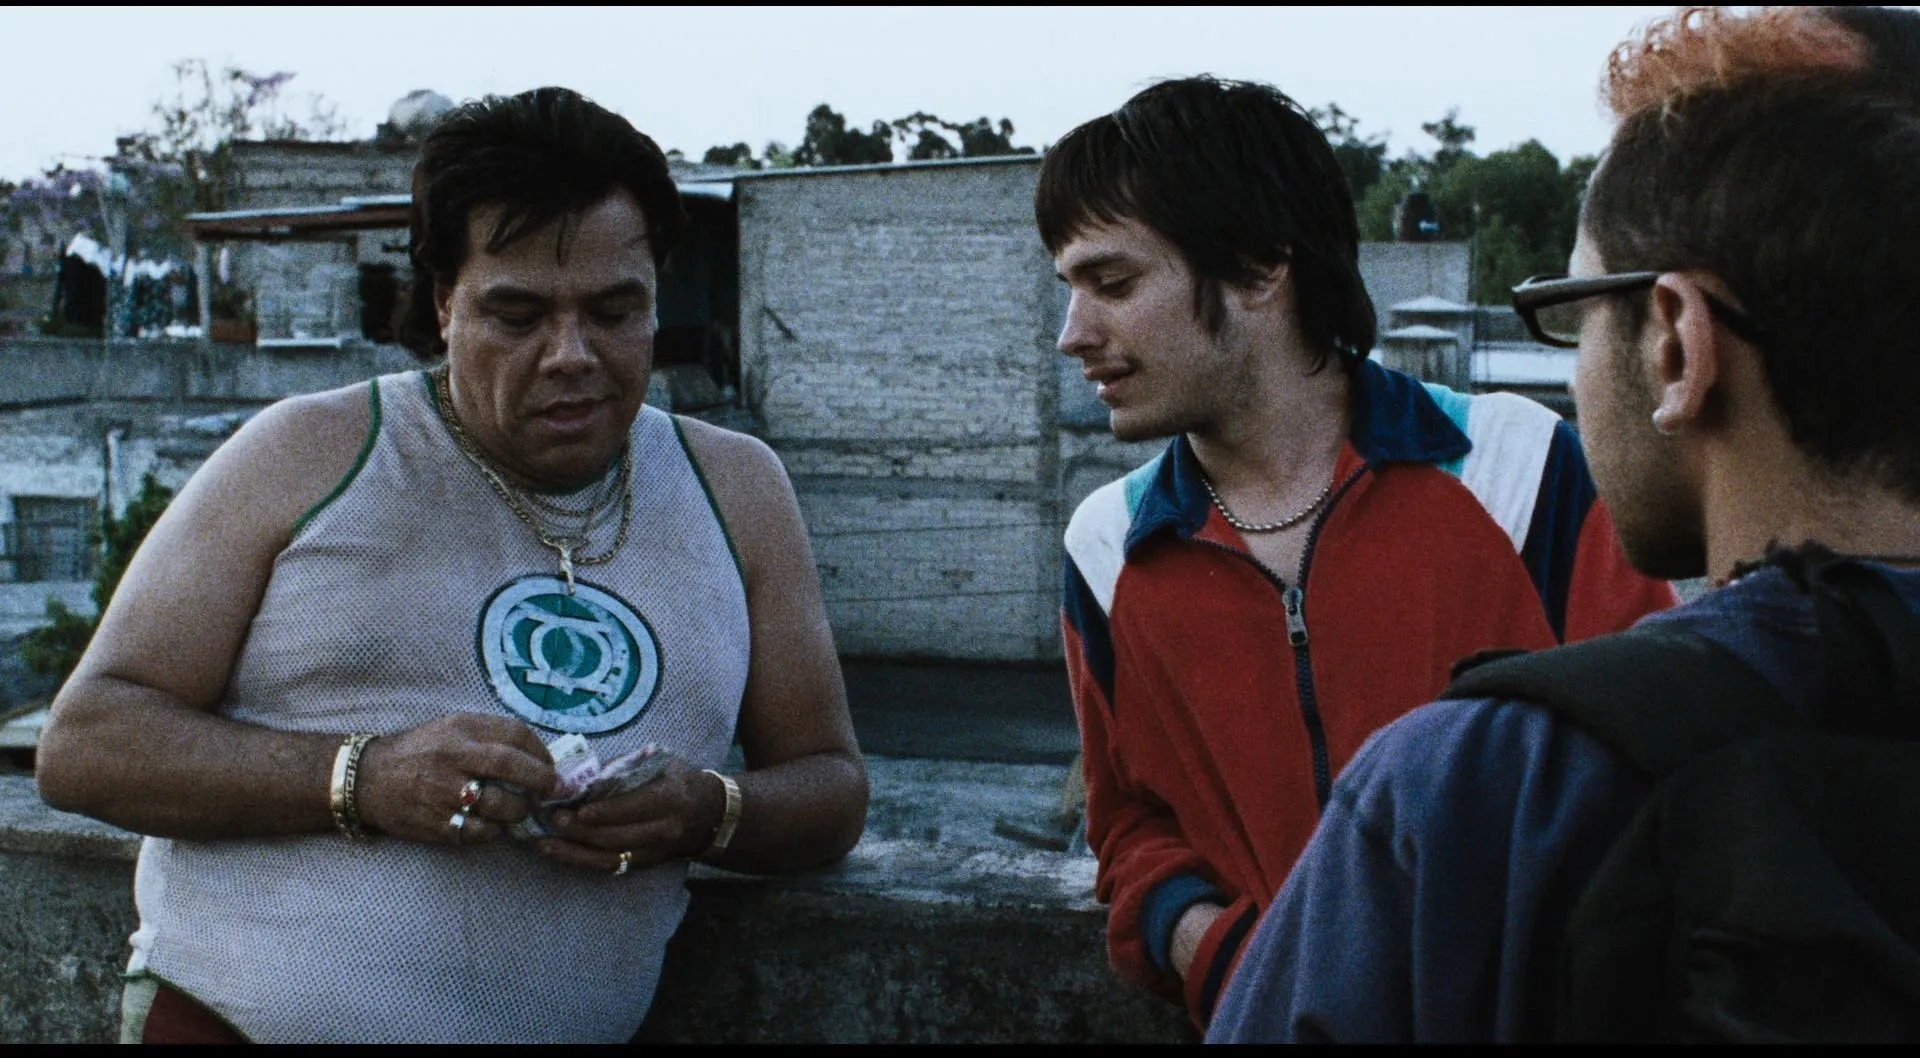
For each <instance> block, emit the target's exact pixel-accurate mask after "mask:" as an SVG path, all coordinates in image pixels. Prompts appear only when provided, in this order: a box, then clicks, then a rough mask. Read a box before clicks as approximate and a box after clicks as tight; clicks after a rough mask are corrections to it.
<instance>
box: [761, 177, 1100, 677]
mask: <svg viewBox="0 0 1920 1058" xmlns="http://www.w3.org/2000/svg"><path fill="white" fill-rule="evenodd" d="M1038 171H1039V166H1038V164H1037V159H1020V160H1014V161H1007V162H995V163H987V164H958V165H928V166H906V167H891V168H874V169H855V170H840V171H833V170H829V171H824V172H805V171H799V172H788V173H781V174H776V175H768V176H762V177H759V178H751V179H743V180H741V181H739V183H738V184H737V185H736V201H737V202H738V203H739V210H740V258H741V263H740V266H741V276H740V286H741V295H740V330H741V365H742V371H743V374H744V376H745V379H746V382H745V386H744V388H745V391H746V393H747V394H748V400H749V402H750V403H751V404H752V405H753V407H754V409H755V411H756V412H757V413H758V414H759V417H760V419H761V421H762V422H763V423H764V427H765V431H764V436H765V438H766V440H767V441H768V443H770V444H771V445H772V446H773V447H774V449H775V451H777V452H778V453H779V454H780V457H781V459H782V460H784V461H785V463H786V465H787V469H788V472H789V473H790V474H791V475H792V476H793V479H794V483H795V487H796V490H797V491H798V493H799V495H800V502H801V507H802V510H803V512H804V513H805V514H806V516H807V521H808V526H809V530H810V532H811V533H812V536H813V546H814V551H815V560H816V562H817V563H818V564H819V567H820V572H821V586H822V589H823V591H824V592H825V597H826V601H827V609H828V614H829V616H830V617H831V618H832V620H833V625H834V632H835V635H836V636H837V637H838V639H839V643H840V648H841V650H842V651H843V652H846V653H850V654H859V655H879V656H895V657H898V656H926V657H947V658H966V659H976V660H996V661H1008V660H1047V659H1051V658H1055V657H1058V656H1059V649H1060V648H1059V633H1058V628H1057V623H1058V618H1057V616H1056V614H1057V608H1058V606H1059V598H1058V595H1059V593H1058V588H1057V582H1058V579H1059V537H1060V530H1061V526H1062V519H1061V511H1060V503H1061V497H1060V492H1059V488H1060V475H1059V467H1060V458H1059V455H1060V453H1059V434H1058V429H1057V421H1056V420H1057V409H1058V406H1059V400H1060V382H1059V369H1058V367H1057V365H1056V364H1055V360H1056V359H1057V358H1058V354H1057V353H1056V352H1054V349H1053V341H1054V334H1055V331H1056V330H1057V329H1058V322H1057V321H1058V317H1059V294H1058V292H1057V291H1056V289H1055V288H1056V287H1057V285H1058V283H1057V280H1055V278H1054V275H1053V266H1052V263H1051V262H1050V261H1049V259H1048V257H1047V255H1046V252H1045V250H1044V249H1043V248H1042V247H1041V245H1040V241H1039V239H1038V237H1037V236H1036V235H1035V234H1034V230H1033V213H1032V210H1033V205H1032V203H1033V186H1034V181H1035V179H1036V177H1037V175H1038Z"/></svg>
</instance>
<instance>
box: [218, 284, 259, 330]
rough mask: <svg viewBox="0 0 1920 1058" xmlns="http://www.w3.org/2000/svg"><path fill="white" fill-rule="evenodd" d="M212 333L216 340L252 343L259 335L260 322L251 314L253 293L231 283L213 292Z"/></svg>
mask: <svg viewBox="0 0 1920 1058" xmlns="http://www.w3.org/2000/svg"><path fill="white" fill-rule="evenodd" d="M212 308H213V313H212V315H213V320H212V324H213V326H212V333H211V334H208V335H207V338H208V339H209V340H211V341H216V342H240V343H245V344H247V345H251V344H253V343H254V342H255V341H256V340H257V339H258V338H259V337H260V324H259V322H258V321H256V320H255V319H254V315H253V295H252V294H251V293H249V292H247V291H246V290H244V289H242V288H241V287H238V286H235V285H233V284H231V283H228V284H224V285H222V286H220V287H218V288H216V289H215V290H214V292H213V305H212Z"/></svg>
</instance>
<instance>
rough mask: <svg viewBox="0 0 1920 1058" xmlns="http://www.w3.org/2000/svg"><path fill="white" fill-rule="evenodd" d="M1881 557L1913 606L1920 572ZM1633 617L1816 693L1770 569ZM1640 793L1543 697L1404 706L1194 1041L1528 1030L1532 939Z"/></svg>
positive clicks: (1366, 754)
mask: <svg viewBox="0 0 1920 1058" xmlns="http://www.w3.org/2000/svg"><path fill="white" fill-rule="evenodd" d="M1892 576H1893V580H1894V583H1895V584H1897V585H1898V586H1899V587H1900V589H1901V591H1902V592H1903V594H1905V595H1906V597H1907V599H1908V600H1909V602H1910V603H1912V604H1913V605H1914V606H1915V608H1916V610H1920V573H1914V572H1895V573H1893V575H1892ZM1646 620H1647V621H1649V622H1652V621H1677V622H1682V623H1683V626H1684V627H1687V628H1689V629H1691V630H1693V631H1695V632H1698V633H1700V634H1702V635H1705V636H1707V637H1709V638H1711V639H1713V640H1715V641H1716V642H1718V643H1720V644H1721V645H1723V646H1725V647H1727V648H1729V649H1731V650H1733V651H1734V652H1736V653H1737V654H1739V655H1740V656H1741V658H1742V659H1743V660H1745V661H1747V663H1748V664H1750V665H1752V666H1754V667H1755V668H1756V669H1757V670H1758V671H1759V672H1760V673H1761V674H1762V675H1763V676H1765V677H1766V678H1767V679H1768V680H1769V681H1770V682H1772V683H1773V685H1774V687H1775V688H1776V689H1778V690H1779V691H1780V692H1781V693H1782V694H1783V695H1784V696H1785V697H1786V698H1787V700H1788V701H1790V702H1793V703H1794V704H1796V705H1797V706H1799V707H1801V708H1806V707H1807V706H1808V705H1809V704H1810V702H1811V699H1812V695H1813V692H1814V681H1815V679H1816V675H1815V674H1816V661H1815V642H1814V627H1813V617H1812V611H1811V607H1810V606H1809V605H1808V603H1807V601H1806V599H1805V597H1804V596H1802V595H1800V594H1799V592H1797V591H1796V590H1795V589H1794V588H1793V586H1792V585H1791V584H1790V583H1788V581H1787V579H1786V577H1785V576H1784V575H1783V574H1781V573H1780V572H1779V571H1778V570H1773V569H1769V570H1764V571H1762V572H1759V573H1755V574H1753V575H1751V576H1749V577H1746V578H1744V579H1742V580H1740V581H1738V582H1736V583H1734V584H1732V585H1730V586H1728V587H1726V588H1723V589H1721V590H1719V591H1717V592H1713V593H1711V594H1709V595H1708V596H1706V597H1705V598H1703V599H1702V600H1700V601H1699V602H1697V603H1695V604H1693V605H1691V606H1686V607H1683V608H1681V609H1678V610H1672V611H1668V612H1666V613H1664V614H1656V615H1654V616H1651V617H1648V618H1646ZM1645 795H1646V784H1645V782H1644V780H1643V779H1642V778H1641V777H1640V776H1639V774H1638V773H1637V772H1635V771H1634V770H1632V769H1631V768H1629V767H1628V766H1626V765H1625V764H1624V763H1622V762H1621V761H1619V760H1618V759H1617V758H1616V757H1615V756H1614V755H1613V754H1612V752H1611V751H1610V750H1608V749H1607V748H1606V747H1605V746H1604V745H1602V744H1601V743H1599V742H1597V741H1596V740H1594V739H1593V738H1592V737H1591V736H1588V735H1587V734H1585V733H1584V732H1582V731H1580V730H1578V729H1576V728H1574V727H1573V726H1572V725H1570V724H1566V723H1563V722H1561V721H1559V720H1558V719H1557V718H1556V717H1555V716H1554V715H1553V714H1551V713H1549V712H1548V711H1547V710H1545V709H1543V708H1540V707H1538V706H1533V705H1527V704H1524V703H1500V702H1492V701H1443V702H1436V703H1433V704H1431V705H1428V706H1425V707H1423V708H1421V709H1418V710H1415V711H1414V712H1412V713H1410V714H1408V715H1407V716H1406V717H1404V718H1403V719H1401V720H1399V721H1397V722H1395V723H1393V724H1391V725H1389V726H1388V727H1386V728H1384V729H1382V730H1381V731H1380V732H1379V733H1377V734H1376V735H1375V736H1374V737H1373V738H1372V739H1371V740H1369V741H1368V743H1367V745H1366V746H1365V747H1364V748H1362V749H1361V751H1360V753H1359V755H1358V756H1356V757H1355V758H1354V760H1353V763H1352V764H1351V765H1349V766H1348V768H1347V770H1346V772H1345V773H1344V774H1342V775H1341V777H1340V780H1339V782H1338V783H1337V784H1336V785H1335V787H1334V791H1333V798H1332V801H1331V802H1330V803H1329V804H1328V806H1327V811H1326V815H1325V816H1324V818H1323V819H1322V821H1321V824H1320V828H1319V830H1318V831H1317V832H1316V833H1315V835H1314V837H1313V840H1312V841H1311V842H1310V843H1309V845H1308V846H1307V850H1306V852H1305V853H1304V854H1303V856H1302V857H1301V860H1300V863H1299V866H1298V867H1297V868H1295V870H1294V872H1293V874H1292V876H1291V877H1290V878H1289V880H1288V881H1287V883H1286V886H1285V887H1284V888H1283V889H1282V891H1281V893H1280V895H1279V897H1278V898H1277V899H1276V901H1275V902H1274V904H1273V906H1272V908H1271V910H1270V911H1269V912H1268V913H1267V915H1266V917H1265V918H1264V919H1263V920H1262V921H1261V924H1260V926H1259V928H1258V929H1257V930H1256V932H1255V934H1254V937H1253V939H1252V940H1251V941H1249V942H1248V947H1247V951H1246V954H1245V956H1244V957H1243V959H1242V961H1241V963H1240V966H1239V968H1238V970H1237V971H1236V973H1235V974H1234V977H1233V979H1232V980H1231V981H1230V982H1229V984H1228V986H1227V988H1226V990H1225V992H1224V993H1223V994H1222V996H1221V998H1220V1002H1219V1005H1218V1007H1217V1009H1216V1010H1215V1014H1214V1019H1213V1021H1212V1023H1211V1025H1210V1027H1209V1032H1208V1036H1207V1038H1208V1040H1209V1041H1210V1042H1255V1041H1275V1040H1286V1041H1298V1042H1309V1041H1329V1040H1333V1041H1343V1042H1379V1043H1387V1042H1405V1041H1421V1042H1429V1041H1431V1042H1441V1041H1449V1042H1450V1041H1470V1040H1494V1041H1521V1040H1527V1039H1537V1038H1540V1037H1541V1036H1542V1035H1544V1034H1545V1032H1546V1031H1547V1026H1546V1025H1545V1024H1544V1020H1545V1018H1546V1017H1547V1016H1548V1014H1549V1013H1550V1011H1549V1008H1548V1005H1547V1001H1548V1000H1549V999H1550V997H1551V989H1552V986H1553V979H1554V969H1555V968H1554V967H1553V966H1551V965H1547V964H1546V958H1547V956H1546V955H1544V954H1543V952H1544V951H1546V950H1548V949H1547V945H1548V944H1549V943H1550V942H1551V941H1552V940H1553V939H1554V938H1556V937H1557V935H1558V932H1559V930H1561V929H1562V928H1563V927H1564V924H1565V921H1566V917H1567V914H1568V913H1569V912H1570V910H1571V908H1572V906H1573V902H1574V901H1575V899H1577V897H1578V896H1579V894H1580V892H1581V890H1582V889H1583V888H1584V887H1585V884H1586V882H1587V879H1588V878H1589V877H1590V876H1591V875H1592V872H1593V870H1594V869H1595V868H1596V867H1597V866H1598V864H1599V862H1600V859H1601V858H1602V857H1603V856H1604V855H1605V853H1606V851H1607V849H1608V847H1609V846H1610V845H1611V844H1612V843H1613V840H1614V838H1615V837H1617V836H1618V834H1619V833H1620V831H1621V830H1622V829H1623V828H1624V827H1625V826H1626V824H1627V823H1628V821H1629V820H1630V819H1631V818H1632V816H1633V814H1634V812H1635V811H1636V810H1637V809H1638V807H1639V805H1640V802H1641V800H1642V799H1643V798H1644V797H1645Z"/></svg>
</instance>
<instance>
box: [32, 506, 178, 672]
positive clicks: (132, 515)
mask: <svg viewBox="0 0 1920 1058" xmlns="http://www.w3.org/2000/svg"><path fill="white" fill-rule="evenodd" d="M172 499H173V490H172V489H169V488H167V487H166V486H165V485H162V484H160V482H159V481H158V480H156V479H155V478H154V476H153V473H152V472H151V471H149V472H148V473H147V474H145V475H143V476H142V477H141V478H140V494H139V495H137V496H135V497H134V499H133V502H131V503H129V504H127V509H126V511H125V513H123V514H121V515H120V517H118V518H115V517H114V516H113V514H112V513H111V512H102V514H101V518H100V527H99V528H98V529H97V530H95V532H94V533H93V534H91V535H92V539H91V541H90V543H94V544H100V545H103V547H102V551H101V555H100V565H99V567H98V568H96V569H95V570H94V573H93V605H94V611H95V614H96V616H93V617H82V616H80V615H79V614H76V613H74V612H73V611H71V610H69V609H67V608H66V607H65V606H64V605H62V604H61V602H60V600H58V599H48V600H47V623H46V624H45V625H42V626H41V627H39V628H36V629H34V630H33V631H32V632H29V633H27V636H26V638H25V639H24V640H23V641H22V642H21V644H20V657H21V659H22V660H24V661H25V662H26V663H27V667H28V668H29V669H32V670H33V671H34V672H37V673H39V674H41V675H43V676H57V677H59V678H60V679H62V680H64V679H66V678H67V675H68V674H69V673H71V672H72V671H73V667H74V666H75V665H78V664H79V663H80V655H81V654H82V653H84V652H85V651H86V649H87V644H88V643H90V642H92V641H93V633H94V630H95V629H96V628H98V627H99V625H100V618H99V616H98V615H99V614H104V613H106V612H107V604H108V603H109V602H112V601H113V593H114V592H115V591H116V590H118V588H119V587H120V578H121V577H122V576H123V575H125V574H126V572H127V563H128V562H130V561H132V560H133V553H134V552H135V551H138V550H139V549H140V542H141V541H143V540H145V539H146V538H147V531H148V530H150V529H152V528H153V523H154V522H157V521H159V520H160V515H161V513H162V512H164V511H165V510H166V509H167V504H168V503H169V502H170V501H171V500H172Z"/></svg>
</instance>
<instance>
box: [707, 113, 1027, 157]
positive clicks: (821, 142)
mask: <svg viewBox="0 0 1920 1058" xmlns="http://www.w3.org/2000/svg"><path fill="white" fill-rule="evenodd" d="M1032 153H1034V150H1033V148H1032V147H1016V146H1014V144H1013V122H1011V121H1008V120H1007V119H1006V118H1001V119H1000V120H999V121H994V120H993V119H991V118H988V117H984V116H982V117H978V118H975V119H973V120H972V121H965V122H956V121H948V120H946V119H944V118H941V117H939V116H938V115H934V114H929V113H927V112H925V111H918V110H917V111H914V112H913V113H911V114H908V115H907V116H906V117H903V118H896V119H894V120H893V121H876V122H874V123H873V124H872V126H870V127H869V128H868V129H867V130H866V131H861V130H860V129H859V128H855V127H849V126H848V124H847V119H846V116H845V115H843V114H841V113H840V112H839V111H837V110H834V109H833V108H832V107H831V106H828V105H827V104H825V103H822V104H820V105H819V106H817V107H814V108H813V112H812V113H810V114H808V115H807V125H806V133H805V135H804V136H803V137H802V138H801V140H800V145H799V146H798V147H795V148H793V149H792V150H788V149H787V147H786V145H785V144H783V143H781V142H779V141H778V140H775V141H773V142H770V143H768V144H767V146H766V148H765V150H763V151H762V152H761V155H760V157H758V158H755V157H754V155H753V149H752V148H751V147H748V146H747V145H746V144H744V143H735V144H731V145H728V146H717V147H709V148H707V152H706V154H704V155H702V156H701V159H700V160H701V161H702V162H704V163H706V164H708V165H729V166H733V167H735V168H739V169H787V168H791V167H793V166H796V165H871V164H874V163H879V162H891V161H893V160H894V159H895V158H898V157H902V156H904V157H905V158H906V159H907V160H909V161H916V162H919V161H929V160H933V159H940V158H991V157H995V156H998V155H1007V154H1032Z"/></svg>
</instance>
